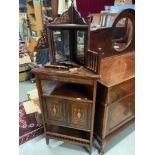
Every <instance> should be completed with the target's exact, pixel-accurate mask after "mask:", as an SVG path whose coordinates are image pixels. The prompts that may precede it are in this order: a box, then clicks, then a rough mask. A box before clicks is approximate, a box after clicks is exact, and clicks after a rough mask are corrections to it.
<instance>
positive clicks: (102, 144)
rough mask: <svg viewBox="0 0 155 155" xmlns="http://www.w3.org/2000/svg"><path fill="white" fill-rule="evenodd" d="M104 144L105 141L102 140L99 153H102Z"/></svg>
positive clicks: (101, 154) (100, 154)
mask: <svg viewBox="0 0 155 155" xmlns="http://www.w3.org/2000/svg"><path fill="white" fill-rule="evenodd" d="M105 145H106V141H105V140H103V141H102V143H101V146H100V151H99V155H104V147H105Z"/></svg>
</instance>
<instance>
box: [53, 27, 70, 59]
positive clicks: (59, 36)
mask: <svg viewBox="0 0 155 155" xmlns="http://www.w3.org/2000/svg"><path fill="white" fill-rule="evenodd" d="M52 38H53V44H54V52H55V61H56V62H61V61H65V60H69V59H70V48H69V31H68V30H56V31H52Z"/></svg>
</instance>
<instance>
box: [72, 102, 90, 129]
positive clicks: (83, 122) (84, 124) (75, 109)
mask: <svg viewBox="0 0 155 155" xmlns="http://www.w3.org/2000/svg"><path fill="white" fill-rule="evenodd" d="M69 122H70V123H69V124H70V126H71V127H75V128H79V129H86V130H89V129H90V124H91V104H89V103H81V102H80V103H78V102H70V117H69Z"/></svg>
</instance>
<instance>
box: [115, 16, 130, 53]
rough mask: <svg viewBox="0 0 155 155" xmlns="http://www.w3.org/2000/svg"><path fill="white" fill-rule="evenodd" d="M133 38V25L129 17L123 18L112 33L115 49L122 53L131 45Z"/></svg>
mask: <svg viewBox="0 0 155 155" xmlns="http://www.w3.org/2000/svg"><path fill="white" fill-rule="evenodd" d="M132 38H133V23H132V20H131V19H130V18H128V17H123V18H121V19H120V20H119V21H118V22H117V23H116V24H115V26H114V28H113V32H112V45H113V48H114V49H115V50H116V51H118V52H121V51H123V50H125V49H126V48H127V47H128V46H129V45H130V43H131V41H132Z"/></svg>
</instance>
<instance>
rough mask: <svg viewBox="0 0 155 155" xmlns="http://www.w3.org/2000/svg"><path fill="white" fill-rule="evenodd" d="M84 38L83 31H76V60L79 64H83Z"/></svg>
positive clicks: (84, 33)
mask: <svg viewBox="0 0 155 155" xmlns="http://www.w3.org/2000/svg"><path fill="white" fill-rule="evenodd" d="M85 39H86V32H85V31H77V32H76V61H78V62H79V63H80V64H84V51H85Z"/></svg>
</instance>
